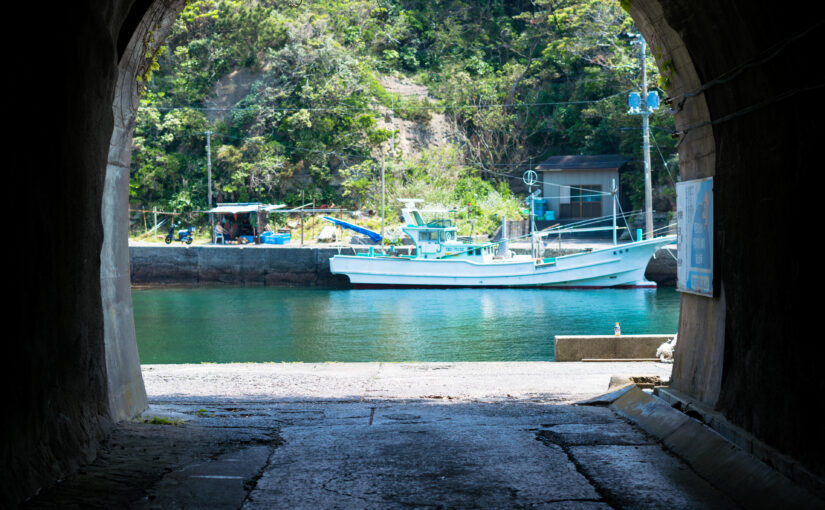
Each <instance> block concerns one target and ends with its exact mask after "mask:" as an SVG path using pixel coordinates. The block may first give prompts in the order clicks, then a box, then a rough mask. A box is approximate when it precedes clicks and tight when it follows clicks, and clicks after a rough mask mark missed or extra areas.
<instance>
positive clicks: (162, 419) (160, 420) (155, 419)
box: [140, 416, 183, 425]
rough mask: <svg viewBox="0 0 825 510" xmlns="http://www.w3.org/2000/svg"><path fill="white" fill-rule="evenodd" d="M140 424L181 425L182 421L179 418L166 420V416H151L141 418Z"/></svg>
mask: <svg viewBox="0 0 825 510" xmlns="http://www.w3.org/2000/svg"><path fill="white" fill-rule="evenodd" d="M140 421H141V422H142V423H149V424H151V425H183V420H181V419H180V418H167V417H166V416H152V417H150V418H141V419H140Z"/></svg>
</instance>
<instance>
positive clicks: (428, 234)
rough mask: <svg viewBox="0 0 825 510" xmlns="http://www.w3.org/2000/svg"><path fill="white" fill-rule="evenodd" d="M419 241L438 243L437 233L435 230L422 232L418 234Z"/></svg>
mask: <svg viewBox="0 0 825 510" xmlns="http://www.w3.org/2000/svg"><path fill="white" fill-rule="evenodd" d="M418 239H420V240H421V241H438V232H437V231H435V230H422V231H421V232H420V233H419V234H418Z"/></svg>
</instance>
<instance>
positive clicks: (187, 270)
mask: <svg viewBox="0 0 825 510" xmlns="http://www.w3.org/2000/svg"><path fill="white" fill-rule="evenodd" d="M338 253H339V251H338V249H337V248H286V247H283V248H281V247H277V248H276V247H270V246H262V245H248V246H130V247H129V256H130V260H131V275H132V284H133V285H154V284H180V285H200V284H240V285H296V286H314V285H318V286H334V287H343V286H347V285H349V281H348V280H347V277H346V276H340V275H333V274H332V273H330V272H329V259H330V257H332V256H333V255H337V254H338ZM341 253H352V250H349V249H347V250H343V249H342V251H341Z"/></svg>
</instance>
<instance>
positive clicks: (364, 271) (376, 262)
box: [330, 199, 676, 288]
mask: <svg viewBox="0 0 825 510" xmlns="http://www.w3.org/2000/svg"><path fill="white" fill-rule="evenodd" d="M403 201H404V202H405V207H403V208H402V209H401V213H402V216H403V218H404V221H405V222H406V226H405V227H404V228H403V229H402V230H403V231H404V233H405V234H407V235H408V236H409V237H410V238H411V239H412V241H413V243H414V244H415V255H412V256H403V255H396V254H393V253H389V254H388V253H384V252H377V251H376V250H374V249H370V251H369V252H367V253H357V254H354V255H343V254H340V255H335V256H334V257H332V258H331V259H330V270H331V272H332V273H333V274H343V275H347V277H349V280H350V283H351V284H352V285H353V286H354V287H362V288H364V287H367V288H373V287H441V288H446V287H566V288H579V287H581V288H599V287H656V283H655V282H651V281H648V280H647V279H645V275H644V274H645V269H646V267H647V264H648V262H649V261H650V258H651V257H652V256H653V255H654V254H655V253H656V250H657V249H658V248H660V247H661V246H664V245H667V244H672V243H674V242H675V241H676V236H673V235H671V236H663V237H656V238H653V239H646V240H641V241H636V242H630V243H625V244H615V245H613V246H610V247H608V248H603V249H595V250H584V251H582V252H580V253H574V254H570V255H563V256H557V257H551V258H541V257H535V256H533V255H513V254H512V253H511V252H510V251H509V250H507V249H506V248H504V247H503V246H502V244H503V243H501V242H499V243H483V244H478V243H468V242H462V241H460V240H459V239H458V235H457V230H456V227H455V226H454V225H453V222H452V221H451V220H450V219H437V220H434V221H429V222H428V221H425V220H424V218H423V217H422V215H421V212H420V211H419V210H418V209H417V208H416V206H415V203H416V202H419V200H410V199H404V200H403ZM613 228H614V231H615V219H614V227H613ZM556 233H558V230H550V231H542V232H533V233H532V234H531V241H532V243H531V245H532V246H536V245H537V244H541V238H542V237H544V236H547V235H554V234H556ZM614 239H615V236H614ZM534 251H535V250H534Z"/></svg>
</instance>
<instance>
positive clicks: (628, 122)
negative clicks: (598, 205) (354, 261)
mask: <svg viewBox="0 0 825 510" xmlns="http://www.w3.org/2000/svg"><path fill="white" fill-rule="evenodd" d="M633 30H634V29H633V26H632V21H631V20H630V19H629V17H628V16H627V15H626V13H625V12H624V11H623V10H622V9H621V7H620V5H619V3H618V2H617V1H615V0H533V1H506V0H487V1H471V0H441V1H423V0H324V1H320V0H304V1H297V0H296V1H293V2H286V1H285V2H266V1H252V0H237V1H226V0H224V1H219V0H198V1H190V2H189V3H188V4H187V6H186V8H185V10H184V12H183V13H182V14H181V15H180V17H179V19H178V21H177V22H176V23H175V26H174V29H173V31H172V33H171V35H170V36H169V38H168V39H167V41H166V45H167V46H166V47H165V48H164V51H163V52H162V53H161V54H160V56H159V59H158V64H159V69H158V70H156V71H155V72H154V73H153V75H152V79H151V81H149V82H147V83H146V88H145V90H144V93H143V96H142V99H141V108H140V110H139V113H138V120H137V125H136V129H135V137H134V151H133V156H132V172H131V175H132V177H131V190H132V201H133V203H135V204H136V205H139V206H141V207H153V206H156V207H158V208H160V209H167V210H168V209H175V210H181V211H186V210H202V209H204V208H205V207H206V203H207V178H206V166H207V165H206V158H207V155H206V132H207V131H210V132H212V146H211V156H212V163H213V168H212V170H213V186H214V191H215V201H216V202H241V201H262V202H286V203H287V204H289V205H299V203H300V202H301V196H302V193H303V196H304V201H305V202H309V201H312V200H315V201H316V203H335V204H338V205H343V206H346V207H352V208H356V207H360V208H368V209H377V208H378V207H379V204H380V178H379V175H380V171H381V166H382V163H381V161H382V159H383V160H384V168H385V173H386V179H387V186H386V188H387V193H388V197H389V198H388V200H387V204H388V206H393V207H394V206H395V205H397V202H396V201H395V200H394V198H398V197H401V196H414V197H420V198H425V199H426V200H427V201H428V202H430V203H439V204H441V205H443V206H445V207H457V206H461V207H466V205H467V204H468V203H473V204H474V205H475V209H474V210H473V211H474V212H473V213H472V214H473V215H474V216H473V217H474V218H475V219H476V221H477V222H478V223H477V225H478V226H479V227H480V228H481V229H482V231H483V230H485V229H488V228H491V225H494V224H495V221H497V220H495V217H496V215H499V214H507V215H508V217H514V216H515V215H517V214H518V213H519V205H518V202H517V201H516V200H515V199H514V198H513V196H512V193H511V191H510V186H514V185H516V184H517V183H518V180H519V177H520V175H521V173H522V171H523V169H524V168H525V165H528V164H531V163H533V164H535V163H537V162H540V161H542V160H543V159H545V158H546V157H548V156H551V155H556V154H606V153H622V154H626V155H629V156H631V157H632V158H634V159H635V160H636V161H641V132H640V129H639V127H640V122H641V119H640V118H639V117H638V116H630V115H627V107H626V96H627V92H628V91H629V90H631V89H633V88H634V87H637V86H638V81H639V65H638V49H637V47H636V46H634V45H632V44H631V42H630V41H629V40H628V38H626V37H625V38H623V37H620V35H621V34H627V33H629V32H633ZM647 66H648V71H649V76H650V77H651V78H650V81H651V83H656V80H657V75H656V70H655V66H654V65H653V60H652V58H648V62H647ZM393 74H395V75H402V76H404V77H406V78H408V79H410V80H412V81H414V82H416V83H419V84H422V85H426V86H427V87H428V89H429V91H430V95H431V96H433V97H436V98H438V99H437V100H432V101H431V100H427V99H417V98H415V97H408V96H403V95H398V94H391V93H389V92H388V91H387V90H386V89H385V88H384V87H383V86H382V84H381V82H380V81H379V78H380V77H381V76H384V75H393ZM660 81H661V80H660ZM231 87H236V91H237V90H240V91H241V92H240V93H237V92H234V94H235V95H233V92H232V91H230V92H229V93H225V92H224V93H220V94H219V93H217V92H216V91H219V90H221V91H223V90H225V89H231ZM390 107H391V108H392V109H393V111H394V114H395V116H397V117H400V118H402V119H406V120H413V121H416V122H419V123H427V122H429V120H430V118H431V117H432V115H433V114H444V115H446V117H447V119H449V121H450V123H451V125H453V126H454V127H455V131H456V137H455V140H453V141H452V142H451V143H449V144H446V146H444V145H442V146H441V147H439V148H437V149H424V150H422V151H421V152H420V153H418V154H401V153H400V152H399V151H393V150H391V149H392V148H391V147H390V145H391V143H392V140H393V138H394V136H393V131H392V129H391V127H390V126H389V125H388V124H387V123H386V122H382V120H384V117H385V115H387V112H388V111H389V108H390ZM651 124H652V126H653V131H652V132H653V135H654V137H653V141H654V142H658V145H661V151H662V157H661V158H660V157H659V154H658V153H657V151H656V145H654V152H653V155H652V156H653V160H654V170H655V172H654V183H656V184H658V185H660V187H661V189H660V190H659V191H660V192H659V193H658V195H659V196H660V197H664V198H665V199H667V198H668V197H672V191H670V189H671V188H672V179H671V178H669V176H668V171H667V169H666V168H665V167H664V166H663V164H662V163H663V161H665V160H667V161H668V164H669V165H670V167H671V168H670V170H669V172H671V173H672V174H673V175H674V176H675V175H676V169H675V164H676V163H675V150H674V149H673V144H672V142H671V141H670V140H669V139H668V140H666V139H665V136H664V132H665V131H670V130H671V129H672V120H671V118H670V116H669V115H667V114H666V113H663V112H660V113H657V114H656V115H654V116H653V117H652V118H651ZM662 144H666V145H667V146H665V145H662ZM392 154H395V157H394V158H393V157H392ZM640 168H641V165H640V164H638V163H633V164H631V170H634V169H635V170H637V171H629V172H626V173H625V175H624V176H623V186H624V190H625V194H626V197H627V198H629V200H630V201H631V202H632V204H633V205H634V206H638V205H639V204H640V203H641V196H642V195H641V194H642V191H641V183H642V172H641V170H640ZM657 207H658V208H660V209H661V208H663V207H662V205H661V203H660V204H658V205H657Z"/></svg>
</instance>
